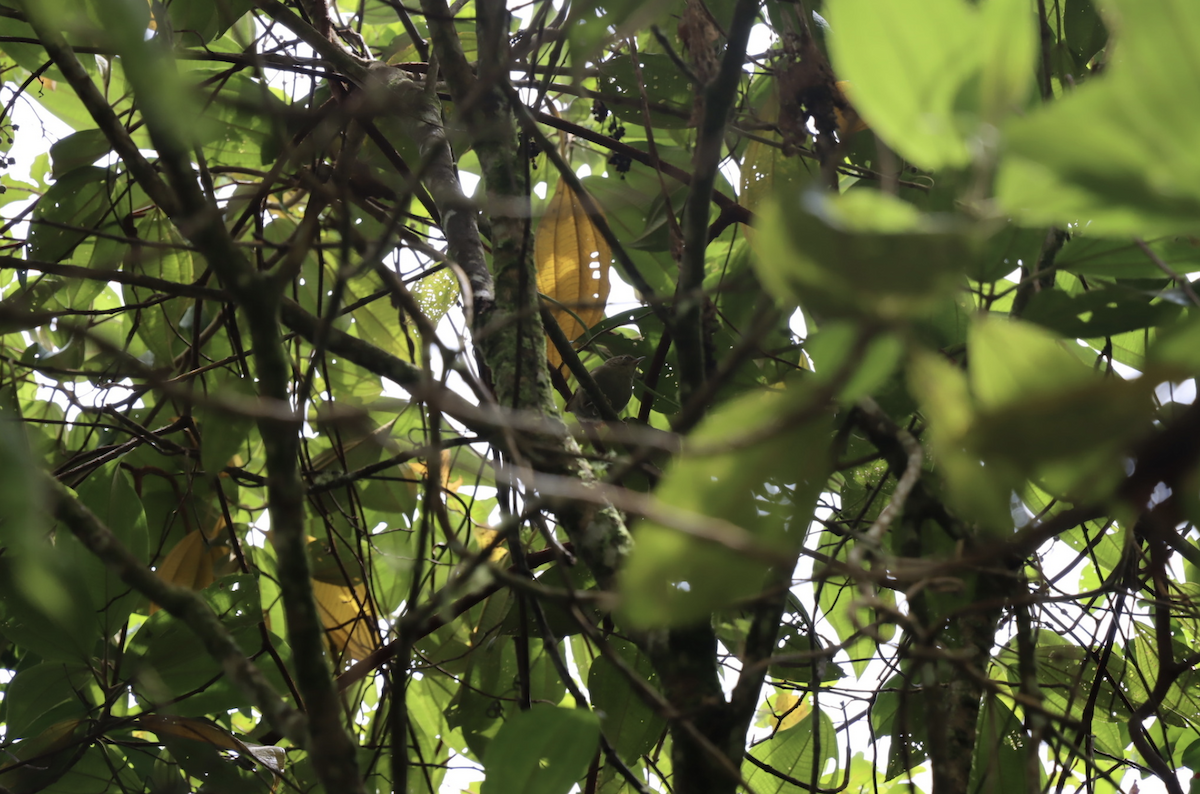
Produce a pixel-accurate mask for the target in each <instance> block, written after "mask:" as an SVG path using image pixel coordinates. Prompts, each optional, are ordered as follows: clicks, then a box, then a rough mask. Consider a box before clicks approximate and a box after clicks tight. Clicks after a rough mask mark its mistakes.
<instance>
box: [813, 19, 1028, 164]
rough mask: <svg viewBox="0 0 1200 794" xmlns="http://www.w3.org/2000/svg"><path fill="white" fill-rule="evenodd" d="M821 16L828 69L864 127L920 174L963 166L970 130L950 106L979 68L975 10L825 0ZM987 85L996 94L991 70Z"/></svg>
mask: <svg viewBox="0 0 1200 794" xmlns="http://www.w3.org/2000/svg"><path fill="white" fill-rule="evenodd" d="M998 1H999V0H992V2H998ZM827 10H828V13H827V15H826V16H827V18H828V19H829V27H830V30H829V48H830V52H831V56H832V60H833V66H834V68H835V69H836V71H837V74H838V76H839V77H841V78H842V79H844V80H848V81H850V83H851V84H852V85H853V86H854V106H855V108H856V109H857V110H858V112H859V114H860V115H861V116H862V117H863V120H864V121H866V122H867V124H868V125H869V126H870V127H871V129H874V130H876V131H878V133H879V134H880V135H881V136H882V137H883V138H884V139H885V140H886V141H888V143H889V144H890V145H891V146H892V147H893V148H895V149H896V151H898V152H900V153H901V154H902V155H903V156H904V157H906V158H908V159H909V160H912V161H913V162H914V163H916V164H917V165H918V166H920V167H922V168H930V169H933V168H940V167H942V166H963V165H966V164H967V163H968V162H969V161H970V159H971V151H970V147H969V144H968V140H967V134H966V133H967V130H966V129H965V128H966V127H968V126H970V125H969V122H965V121H964V120H963V119H960V118H959V115H960V112H961V111H960V110H959V109H958V108H957V103H958V97H959V92H960V91H962V89H963V86H964V85H965V84H966V82H967V81H968V80H969V79H970V78H971V77H972V76H973V75H974V74H976V73H977V72H978V71H979V68H980V62H981V51H980V50H981V47H980V45H981V20H980V15H979V14H978V13H977V12H976V10H975V9H974V8H972V7H971V6H970V5H969V4H968V3H966V2H964V0H898V1H893V2H880V1H879V0H836V1H835V0H830V2H829V3H828V4H827ZM991 50H992V48H989V53H988V54H989V56H991V55H992V52H991ZM992 57H994V58H995V60H996V61H997V65H999V64H1000V63H1001V59H1000V58H998V57H996V56H992ZM995 82H996V88H994V89H993V90H994V91H997V92H999V91H1000V88H999V86H1000V85H1003V84H1004V83H1005V81H1004V80H1003V79H1002V74H1001V70H999V69H997V76H996V78H995Z"/></svg>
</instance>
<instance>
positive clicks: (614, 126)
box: [608, 116, 633, 174]
mask: <svg viewBox="0 0 1200 794" xmlns="http://www.w3.org/2000/svg"><path fill="white" fill-rule="evenodd" d="M608 135H609V137H610V138H612V139H613V140H614V141H619V140H621V139H622V138H624V137H625V125H624V124H621V123H620V122H618V121H617V117H616V116H613V117H612V119H611V120H610V121H609V122H608ZM608 164H609V165H611V166H612V167H613V170H614V171H616V172H617V173H618V174H627V173H629V166H631V165H633V159H632V158H630V156H629V155H627V154H625V153H623V152H613V153H612V154H610V155H609V156H608Z"/></svg>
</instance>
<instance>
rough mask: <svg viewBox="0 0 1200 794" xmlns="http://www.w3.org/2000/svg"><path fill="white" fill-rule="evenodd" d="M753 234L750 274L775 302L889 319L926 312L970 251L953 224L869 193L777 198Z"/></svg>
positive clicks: (946, 288) (959, 271) (763, 212)
mask: <svg viewBox="0 0 1200 794" xmlns="http://www.w3.org/2000/svg"><path fill="white" fill-rule="evenodd" d="M756 228H757V229H758V232H759V240H760V241H759V243H758V249H759V254H760V256H759V258H758V260H757V261H756V262H755V266H756V269H757V272H758V274H759V276H760V277H761V278H762V280H763V282H764V283H765V284H766V285H767V287H768V288H769V289H771V290H772V291H773V292H774V294H775V295H776V296H778V297H779V298H781V299H782V298H783V297H784V296H787V297H790V298H791V299H793V300H795V301H796V302H799V303H803V304H804V305H805V307H806V308H808V307H811V308H813V309H814V310H819V311H822V312H824V313H837V314H844V313H868V314H872V315H875V316H881V317H885V318H889V319H890V318H899V317H906V316H913V315H920V314H923V313H925V312H927V311H929V309H931V308H932V307H933V306H934V305H935V304H936V302H937V301H938V299H939V298H941V297H942V296H943V295H945V294H947V293H948V292H949V290H950V289H952V288H953V287H954V286H955V285H956V283H957V282H958V280H959V278H960V277H961V274H962V273H963V271H964V267H965V265H966V263H967V261H968V260H969V259H970V258H971V256H972V249H973V247H974V246H973V244H972V243H971V241H970V240H969V239H968V237H967V236H966V235H965V234H964V233H963V232H962V230H960V229H959V228H958V224H957V223H956V222H955V221H953V220H951V219H947V218H938V217H936V216H924V215H922V214H921V213H920V212H919V211H918V210H917V209H916V207H914V206H912V205H911V204H908V203H905V202H902V201H899V200H898V199H895V198H892V197H890V196H887V195H886V194H883V193H879V192H877V191H870V190H855V191H851V192H850V193H848V194H846V195H845V196H839V197H833V198H830V197H827V196H824V195H822V194H820V193H817V192H815V191H810V192H807V193H804V194H802V195H801V196H794V195H787V194H782V195H779V196H777V197H776V199H775V201H773V202H770V203H768V204H767V205H766V206H764V207H763V208H762V210H761V212H760V213H759V218H758V221H757V224H756Z"/></svg>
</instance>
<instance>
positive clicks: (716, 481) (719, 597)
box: [620, 383, 829, 626]
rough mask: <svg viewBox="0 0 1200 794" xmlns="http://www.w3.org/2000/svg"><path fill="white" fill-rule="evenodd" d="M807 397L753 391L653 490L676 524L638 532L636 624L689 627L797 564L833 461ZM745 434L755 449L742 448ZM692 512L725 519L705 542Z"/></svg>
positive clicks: (652, 524) (630, 591)
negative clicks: (777, 570)
mask: <svg viewBox="0 0 1200 794" xmlns="http://www.w3.org/2000/svg"><path fill="white" fill-rule="evenodd" d="M810 400H812V396H811V391H810V389H808V388H805V387H804V385H803V384H797V383H792V384H790V388H787V389H783V390H780V391H775V392H756V393H750V394H747V395H746V396H744V397H742V398H741V399H739V400H736V401H733V402H731V403H729V404H727V405H725V406H723V407H722V408H721V409H719V410H717V411H715V412H713V413H711V414H710V415H709V418H708V419H707V420H706V421H705V422H704V423H703V424H702V425H701V426H700V427H699V429H697V431H696V432H695V433H693V434H692V435H691V436H689V445H690V449H692V450H694V452H692V453H690V454H689V453H686V452H685V453H684V454H683V455H682V456H681V457H680V458H678V459H677V460H676V461H675V463H674V464H673V465H672V466H671V467H670V468H669V469H668V471H667V473H666V475H665V476H664V478H663V479H662V481H661V482H660V484H659V487H658V490H657V491H656V492H655V497H656V499H657V500H658V502H659V503H660V505H661V506H662V509H663V510H665V511H670V512H671V513H674V514H675V515H677V516H678V517H679V522H678V523H677V524H675V525H673V526H664V525H663V524H661V523H658V522H656V521H653V520H649V519H646V520H642V521H639V522H637V523H636V524H635V525H634V527H633V532H634V539H635V541H636V544H635V547H634V550H633V553H632V554H631V556H630V558H629V562H628V565H627V566H626V568H625V570H624V571H623V572H622V574H621V578H620V591H621V596H622V612H623V614H624V615H625V616H626V617H627V618H628V619H629V620H630V621H631V622H632V623H633V624H634V625H637V626H656V625H663V624H676V625H678V624H687V623H691V622H693V621H695V620H698V619H700V618H701V617H702V616H706V615H708V614H709V613H711V612H712V611H713V610H716V609H720V608H722V607H724V606H727V605H729V604H731V603H733V602H734V601H736V600H738V599H740V598H746V597H749V596H752V595H755V594H757V593H758V591H759V589H760V588H761V587H762V586H763V584H764V580H765V577H766V575H767V572H768V570H769V569H770V568H771V565H772V561H773V560H774V561H775V564H778V565H785V566H789V567H790V566H791V565H792V564H793V563H792V562H791V560H792V559H793V555H795V554H796V552H797V551H798V549H799V547H800V544H802V543H803V542H804V537H805V535H806V533H807V531H808V525H809V522H810V521H811V520H812V509H813V506H814V503H815V501H816V498H817V495H818V494H819V493H820V491H821V488H822V487H823V486H824V483H825V478H826V476H827V470H828V465H829V461H828V452H827V450H828V443H829V442H828V435H827V432H828V431H827V429H826V428H827V425H826V420H825V419H824V417H823V416H822V414H823V411H820V410H816V409H815V408H813V407H812V406H811V403H810V402H809V401H810ZM805 414H808V417H807V418H806V420H801V419H800V418H799V417H804V415H805ZM788 417H796V418H791V419H789V418H788ZM748 437H749V438H754V439H755V443H753V444H745V443H743V440H744V439H746V438H748ZM798 452H799V454H797V453H798ZM781 462H784V465H782V466H781V465H780V463H781ZM689 515H695V516H701V517H706V518H712V519H717V521H718V523H717V524H716V525H715V526H714V527H713V528H712V529H711V530H709V532H710V533H711V534H710V535H709V536H708V537H705V536H703V535H693V534H691V533H689V532H688V531H687V525H688V524H689V523H690V519H689V518H688V516H689ZM739 549H742V550H740V551H738V550H739Z"/></svg>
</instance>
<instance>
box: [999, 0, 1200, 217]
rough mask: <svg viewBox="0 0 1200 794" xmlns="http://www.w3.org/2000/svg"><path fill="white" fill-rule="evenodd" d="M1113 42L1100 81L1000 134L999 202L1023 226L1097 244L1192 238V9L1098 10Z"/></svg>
mask: <svg viewBox="0 0 1200 794" xmlns="http://www.w3.org/2000/svg"><path fill="white" fill-rule="evenodd" d="M1106 7H1108V8H1110V9H1111V10H1112V11H1113V12H1114V14H1113V20H1114V21H1115V23H1116V33H1117V35H1118V38H1119V40H1120V46H1119V49H1118V52H1117V57H1115V58H1114V59H1113V62H1112V64H1111V65H1110V66H1109V68H1108V69H1107V70H1106V74H1105V75H1104V76H1103V78H1102V79H1097V80H1091V81H1089V82H1088V83H1087V84H1085V85H1083V86H1080V87H1079V88H1078V89H1077V90H1075V91H1073V92H1072V93H1071V94H1070V95H1069V96H1066V97H1064V98H1063V99H1061V100H1060V101H1057V102H1053V103H1050V104H1047V105H1045V106H1044V107H1043V108H1041V109H1039V110H1037V111H1035V112H1032V113H1030V114H1029V115H1027V116H1025V117H1021V118H1013V119H1011V120H1010V122H1009V124H1008V125H1007V126H1006V128H1005V135H1006V138H1007V140H1008V144H1007V152H1006V156H1005V158H1004V160H1003V161H1002V162H1001V166H1000V172H999V177H998V184H997V188H996V190H997V195H998V197H999V199H1000V202H1001V204H1002V206H1003V207H1004V208H1005V209H1006V210H1007V211H1009V212H1012V213H1013V214H1014V215H1016V216H1017V217H1018V218H1019V219H1021V220H1022V221H1023V222H1026V223H1037V224H1058V225H1060V226H1070V227H1072V228H1079V229H1084V230H1086V231H1087V232H1088V234H1095V235H1120V234H1130V235H1141V236H1156V235H1166V234H1188V233H1194V232H1195V231H1197V230H1200V220H1197V219H1198V218H1200V152H1198V151H1197V148H1196V146H1195V141H1196V138H1197V135H1200V106H1197V105H1196V103H1193V102H1185V101H1180V97H1186V96H1193V95H1195V93H1196V92H1197V91H1200V6H1198V5H1196V4H1195V3H1192V2H1190V0H1163V2H1157V3H1142V2H1138V1H1137V0H1113V2H1111V3H1109V4H1107V6H1106Z"/></svg>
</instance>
